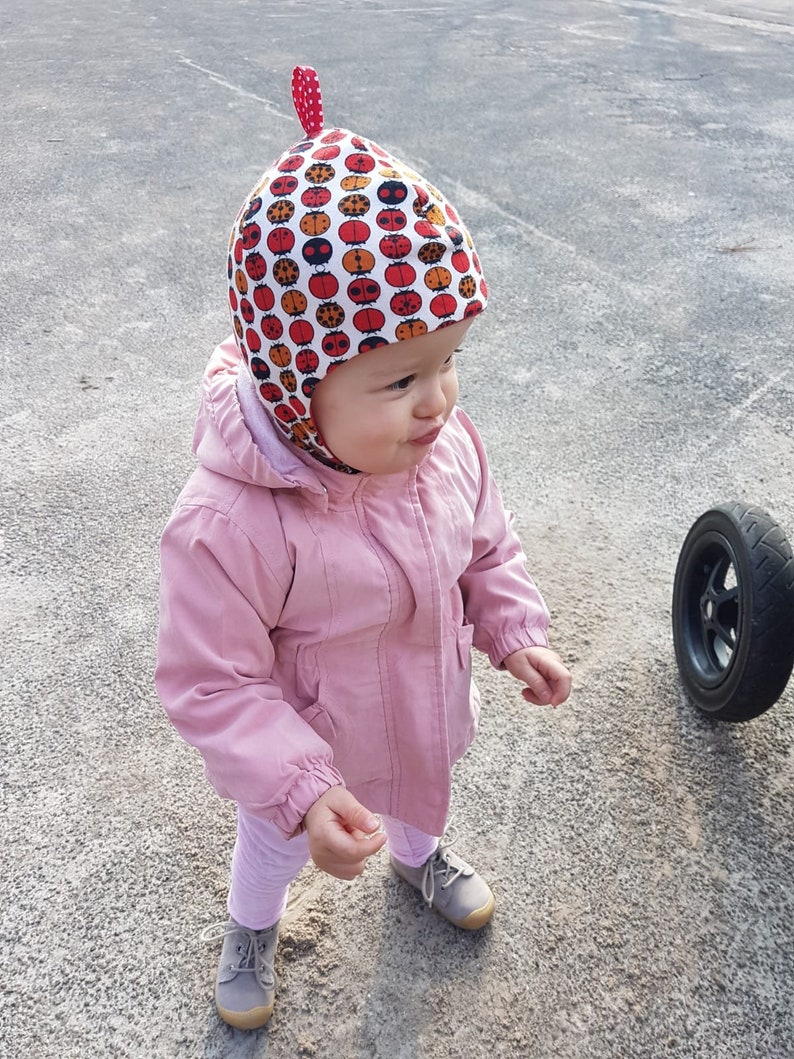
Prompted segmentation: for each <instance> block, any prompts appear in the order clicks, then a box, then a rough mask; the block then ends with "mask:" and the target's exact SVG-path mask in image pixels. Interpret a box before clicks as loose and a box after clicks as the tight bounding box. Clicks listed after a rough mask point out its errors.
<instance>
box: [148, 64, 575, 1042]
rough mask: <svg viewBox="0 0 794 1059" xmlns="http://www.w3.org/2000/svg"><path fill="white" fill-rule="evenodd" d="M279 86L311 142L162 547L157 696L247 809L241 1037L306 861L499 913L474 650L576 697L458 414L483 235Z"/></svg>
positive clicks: (241, 856) (269, 971) (224, 975)
mask: <svg viewBox="0 0 794 1059" xmlns="http://www.w3.org/2000/svg"><path fill="white" fill-rule="evenodd" d="M292 92H293V101H294V103H295V107H296V110H297V112H298V116H299V118H300V120H301V124H302V125H303V129H304V133H305V135H304V137H303V139H302V140H300V141H299V142H298V143H296V144H295V145H294V146H292V147H290V148H288V149H287V150H286V151H285V152H284V153H283V154H282V155H281V156H280V157H279V158H278V159H277V160H276V161H275V162H274V163H273V165H272V166H271V167H270V168H269V169H268V170H267V171H266V172H265V174H264V176H263V177H262V179H261V180H260V181H259V183H258V184H257V185H256V187H255V188H254V189H253V191H252V192H251V194H250V195H249V197H248V198H247V199H246V201H245V203H244V204H243V207H242V209H241V210H240V213H239V214H238V217H237V220H236V221H235V224H234V228H233V229H232V234H231V239H230V243H229V257H228V279H229V302H230V306H231V316H232V324H233V328H234V334H233V336H232V337H231V338H230V339H228V340H227V341H226V342H224V343H223V344H222V345H221V346H220V347H219V348H218V349H217V350H216V351H215V354H214V355H213V357H212V359H211V360H210V363H209V366H208V368H207V371H206V374H205V378H204V389H203V398H202V403H201V408H200V412H199V417H198V422H197V426H196V433H195V438H194V449H195V452H196V455H197V458H198V468H197V469H196V471H195V472H194V473H193V475H192V477H191V478H190V480H189V482H188V484H187V485H186V487H185V489H184V490H183V491H182V493H181V495H180V497H179V499H178V500H177V503H176V506H175V509H174V512H173V514H172V516H171V519H170V521H169V523H168V525H167V527H166V530H165V532H164V535H163V540H162V587H161V617H160V634H159V651H158V665H157V687H158V691H159V694H160V697H161V699H162V701H163V704H164V706H165V709H166V710H167V712H168V714H169V716H170V718H171V720H172V721H173V723H174V725H175V726H176V728H177V729H178V731H179V732H180V733H181V734H182V736H183V737H184V738H185V739H186V740H187V741H188V742H189V743H191V744H193V745H194V746H196V747H197V748H198V749H199V750H200V752H201V753H202V755H203V757H204V761H205V765H206V773H207V777H208V779H209V781H210V783H211V784H212V785H213V787H214V788H215V790H216V791H217V792H218V794H219V795H220V796H221V797H223V798H230V799H233V800H234V801H235V802H236V803H237V840H236V844H235V848H234V855H233V859H232V867H231V886H230V891H229V899H228V912H229V920H228V922H227V923H226V924H225V925H224V926H223V927H222V928H221V930H220V931H219V934H220V935H221V936H222V951H221V957H220V964H219V968H218V974H217V980H216V985H215V1001H216V1004H217V1008H218V1012H219V1014H220V1016H221V1017H222V1018H223V1019H225V1020H226V1022H228V1023H230V1024H231V1025H232V1026H237V1027H240V1028H253V1027H257V1026H261V1025H263V1024H264V1023H265V1022H266V1021H267V1020H268V1018H269V1017H270V1014H271V1012H272V1010H273V1003H274V996H275V976H274V973H273V963H274V957H275V949H276V941H277V936H278V923H279V919H280V918H281V916H282V914H283V912H284V909H285V907H286V903H287V892H288V888H289V885H290V883H291V882H292V881H293V879H294V878H295V877H296V876H297V875H298V873H299V872H300V870H301V869H302V868H303V867H304V865H305V864H306V863H307V861H308V860H309V858H311V859H312V860H313V861H314V863H315V864H316V865H317V867H318V868H320V869H322V870H323V871H326V872H328V873H329V874H331V875H334V876H336V877H337V878H340V879H353V878H354V877H355V876H357V875H359V874H361V872H363V870H364V867H365V864H366V862H367V859H368V858H369V857H371V856H372V855H373V854H375V853H377V852H378V851H379V850H380V849H381V848H382V847H383V845H384V844H385V843H386V842H387V841H388V845H389V854H390V863H391V866H392V868H393V870H394V871H395V872H396V874H397V875H399V876H401V877H402V878H403V879H404V880H406V881H407V882H408V883H409V884H410V885H412V886H414V887H415V888H416V889H417V890H419V891H420V892H421V894H422V896H423V897H424V900H425V901H426V903H427V904H428V905H429V906H430V907H431V908H433V909H434V910H435V911H436V912H438V913H439V914H440V915H442V916H443V917H444V918H446V919H447V920H449V921H450V922H452V923H454V924H455V925H456V926H458V927H462V928H463V929H466V930H473V929H477V928H479V927H481V926H483V924H484V923H486V922H487V921H488V919H489V918H490V916H491V914H492V912H493V908H494V898H493V895H492V893H491V890H490V889H489V887H488V885H487V884H486V883H485V881H484V880H483V879H482V878H481V877H480V876H479V875H478V874H477V873H476V872H475V871H474V869H473V868H472V867H471V866H470V865H469V864H467V863H466V862H465V861H464V860H463V859H462V858H461V857H460V856H458V855H457V854H456V853H455V852H454V850H453V849H452V847H451V841H450V836H449V835H445V830H446V825H447V812H448V808H449V800H450V770H451V768H452V765H453V764H454V763H455V761H457V760H458V759H459V758H460V757H461V756H462V755H463V753H464V752H465V750H466V748H467V747H468V745H469V744H470V742H471V741H472V739H473V738H474V734H475V731H476V727H477V715H478V709H479V700H478V695H477V690H476V688H475V687H474V685H473V684H472V680H471V659H470V655H471V647H472V645H474V647H476V648H478V649H479V650H480V651H483V652H484V653H485V654H487V655H488V657H489V658H490V660H491V662H492V663H493V665H494V666H496V667H497V668H499V669H507V670H508V671H509V672H510V673H511V674H512V675H513V676H514V677H516V678H517V679H518V680H519V681H521V682H522V683H523V684H524V685H526V687H525V688H524V689H523V692H522V694H523V695H524V697H525V698H526V699H527V701H529V702H531V703H535V704H537V705H542V704H546V703H551V704H552V705H557V704H558V703H561V702H563V701H564V700H565V699H566V698H567V696H568V694H569V691H570V683H571V678H570V675H569V673H568V671H567V669H566V668H565V666H564V665H563V664H562V662H561V661H560V659H559V658H558V656H557V655H556V654H555V653H554V652H552V651H551V650H549V648H548V646H547V636H546V629H547V625H548V613H547V610H546V607H545V605H544V603H543V600H542V598H541V596H540V594H539V593H538V590H537V588H536V587H535V585H534V583H533V581H532V580H531V578H530V577H529V576H528V574H527V573H526V570H525V565H524V558H525V557H524V555H523V553H522V551H521V546H520V544H519V542H518V540H517V538H516V537H515V535H514V533H513V531H512V529H511V527H510V522H511V519H510V517H509V516H508V515H507V514H506V512H505V510H504V508H503V506H502V501H501V498H500V495H499V492H498V490H497V488H496V486H495V485H494V482H493V480H492V478H491V475H490V472H489V470H488V464H487V460H486V455H485V452H484V449H483V445H482V441H481V439H480V437H479V435H478V433H477V431H476V430H475V428H474V426H473V425H472V423H471V422H470V421H469V419H468V418H467V417H466V416H465V415H464V413H463V412H462V411H460V410H459V409H457V408H456V407H455V402H456V399H457V394H458V384H457V379H456V375H455V353H456V352H457V351H458V350H459V348H460V346H461V344H462V343H463V341H464V339H465V336H466V333H467V331H468V329H469V327H470V326H471V325H472V323H473V321H474V318H475V317H476V316H478V315H479V314H480V313H481V312H482V311H483V309H484V308H485V305H486V301H487V288H486V285H485V281H484V280H483V278H482V272H481V268H480V262H479V260H478V257H477V254H476V252H475V250H474V246H473V243H472V240H471V237H470V235H469V233H468V231H467V230H466V228H465V227H464V225H463V223H462V221H461V219H460V217H459V216H458V214H457V212H456V211H455V209H454V207H453V206H452V205H451V204H450V202H449V201H448V200H447V199H446V198H445V197H444V196H443V195H442V194H441V193H440V192H439V191H438V190H437V189H436V188H435V187H433V186H432V185H431V184H429V183H428V182H427V181H426V180H425V179H424V178H423V177H421V176H420V175H419V174H418V173H416V172H414V171H413V170H411V169H410V168H409V167H408V166H406V165H405V164H404V163H402V162H400V161H398V160H397V159H396V158H394V157H393V156H392V155H390V154H389V153H388V152H387V151H384V150H383V149H382V148H380V147H378V146H377V145H376V144H374V143H373V142H372V141H371V140H368V139H366V138H364V137H361V136H357V135H354V134H353V133H350V132H348V131H346V130H343V129H337V128H327V127H326V126H325V125H324V124H323V115H322V103H321V98H320V90H319V83H318V81H317V75H316V73H315V72H314V71H313V70H311V69H310V68H308V67H298V68H296V69H295V71H294V73H293V83H292ZM376 813H377V814H380V816H381V818H382V830H381V827H380V824H381V821H380V820H379V819H378V817H377V816H375V815H374V814H376ZM439 836H444V837H442V838H439Z"/></svg>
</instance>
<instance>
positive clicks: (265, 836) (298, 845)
mask: <svg viewBox="0 0 794 1059" xmlns="http://www.w3.org/2000/svg"><path fill="white" fill-rule="evenodd" d="M382 819H383V830H384V831H385V832H386V835H387V837H388V840H389V850H390V852H391V853H392V855H393V856H395V857H396V858H397V860H399V861H402V863H403V864H409V865H410V866H411V867H413V868H417V867H419V865H420V864H424V862H425V861H426V860H427V858H428V857H429V856H430V855H431V854H432V853H433V852H434V850H435V848H436V846H437V845H438V839H437V838H435V837H433V836H432V835H426V834H425V833H424V831H417V829H416V828H415V827H409V826H408V824H403V823H401V822H400V821H399V820H395V819H394V818H393V817H391V816H384V817H383V818H382ZM309 859H310V858H309V838H308V835H306V834H303V835H297V836H296V837H295V838H290V839H286V838H284V836H283V835H282V834H281V832H280V831H279V830H278V829H277V828H276V827H275V826H274V825H273V824H269V823H267V821H265V820H260V819H258V818H257V817H255V816H251V814H250V813H247V812H246V811H245V810H244V809H243V808H242V807H241V806H239V805H238V807H237V841H236V843H235V845H234V856H233V857H232V879H231V886H230V888H229V902H228V907H229V915H230V916H231V917H232V919H235V920H236V921H237V922H238V923H239V924H240V925H241V926H245V927H249V928H250V929H251V930H264V929H265V927H270V926H272V925H273V924H274V923H275V922H276V921H277V920H279V919H281V917H282V916H283V915H284V910H285V909H286V907H287V894H288V893H289V886H290V883H291V882H292V881H293V880H294V879H295V878H296V876H297V875H298V873H299V872H300V871H301V869H302V868H303V867H304V866H305V865H306V864H307V863H308V862H309Z"/></svg>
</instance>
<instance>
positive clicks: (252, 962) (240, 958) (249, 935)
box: [200, 922, 272, 978]
mask: <svg viewBox="0 0 794 1059" xmlns="http://www.w3.org/2000/svg"><path fill="white" fill-rule="evenodd" d="M228 934H239V935H241V939H240V941H239V942H238V943H237V945H236V946H235V950H236V952H237V963H236V964H234V963H232V964H231V965H230V968H229V969H230V970H235V971H254V972H255V971H256V970H257V963H256V956H257V950H258V951H259V953H260V955H261V956H264V953H265V948H266V946H267V938H266V937H265V932H264V931H261V930H250V929H249V928H248V927H241V926H239V925H237V924H234V923H229V922H225V923H212V924H210V926H208V927H205V928H204V930H202V932H201V934H200V938H201V940H202V941H218V940H220V939H221V938H225V937H226V936H227V935H228ZM260 973H261V974H264V975H265V976H266V977H268V978H270V977H272V968H271V967H270V966H269V965H267V964H265V962H264V960H263V963H262V966H261V968H260Z"/></svg>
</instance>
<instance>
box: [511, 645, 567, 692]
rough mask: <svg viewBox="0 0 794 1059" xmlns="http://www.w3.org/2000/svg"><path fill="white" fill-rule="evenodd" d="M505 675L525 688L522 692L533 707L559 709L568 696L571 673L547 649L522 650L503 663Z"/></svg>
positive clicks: (557, 657)
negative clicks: (508, 674)
mask: <svg viewBox="0 0 794 1059" xmlns="http://www.w3.org/2000/svg"><path fill="white" fill-rule="evenodd" d="M504 665H505V669H506V670H507V671H508V673H512V675H513V676H514V677H515V678H516V680H520V681H521V682H522V683H523V684H526V685H527V686H526V687H525V688H524V690H523V691H522V692H521V694H522V695H523V696H524V698H525V699H526V700H527V702H532V703H534V704H535V705H536V706H547V705H552V706H559V705H560V703H561V702H565V700H566V699H567V698H568V696H569V695H570V694H571V674H570V673H569V672H568V670H567V669H566V667H565V666H564V665H563V663H562V659H561V658H560V656H559V655H558V654H557V653H556V652H554V651H551V650H550V649H549V648H548V647H524V648H523V649H522V650H520V651H514V652H513V654H511V655H508V656H507V658H505V660H504Z"/></svg>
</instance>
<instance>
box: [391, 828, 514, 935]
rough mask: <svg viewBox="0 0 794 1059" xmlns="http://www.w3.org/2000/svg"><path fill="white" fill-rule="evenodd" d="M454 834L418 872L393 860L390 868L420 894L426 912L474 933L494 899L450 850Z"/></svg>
mask: <svg viewBox="0 0 794 1059" xmlns="http://www.w3.org/2000/svg"><path fill="white" fill-rule="evenodd" d="M456 838H457V833H456V832H455V831H454V830H451V831H450V832H448V834H446V835H445V836H444V837H443V838H442V839H441V841H440V842H439V844H438V848H437V849H436V851H435V853H434V854H433V855H432V856H431V857H429V858H428V859H427V860H426V861H425V863H424V864H422V865H420V866H419V867H418V868H411V867H409V866H408V865H407V864H403V863H402V862H401V861H399V860H397V859H396V858H395V857H391V858H390V859H391V866H392V868H393V869H394V871H395V872H397V874H398V875H399V876H400V877H401V878H403V879H405V881H406V882H409V883H410V884H411V886H415V887H416V889H417V890H420V891H421V893H422V897H424V899H425V901H426V902H427V904H428V906H429V907H430V908H434V909H435V910H436V912H438V913H439V915H442V916H443V917H444V918H445V919H448V920H449V921H450V923H454V924H455V926H456V927H462V928H463V929H464V930H478V929H479V928H480V927H483V926H485V924H486V923H487V922H488V920H489V919H490V918H491V916H492V915H493V910H494V904H495V902H494V896H493V894H492V893H491V888H490V887H489V886H488V884H487V883H486V881H485V880H484V879H483V878H481V877H480V876H479V875H478V874H477V872H476V871H475V870H474V868H472V866H471V865H470V864H467V863H466V861H465V860H463V858H462V857H459V856H458V855H457V853H454V852H453V851H452V849H451V848H450V847H451V846H452V845H453V843H454V842H455V839H456Z"/></svg>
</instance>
